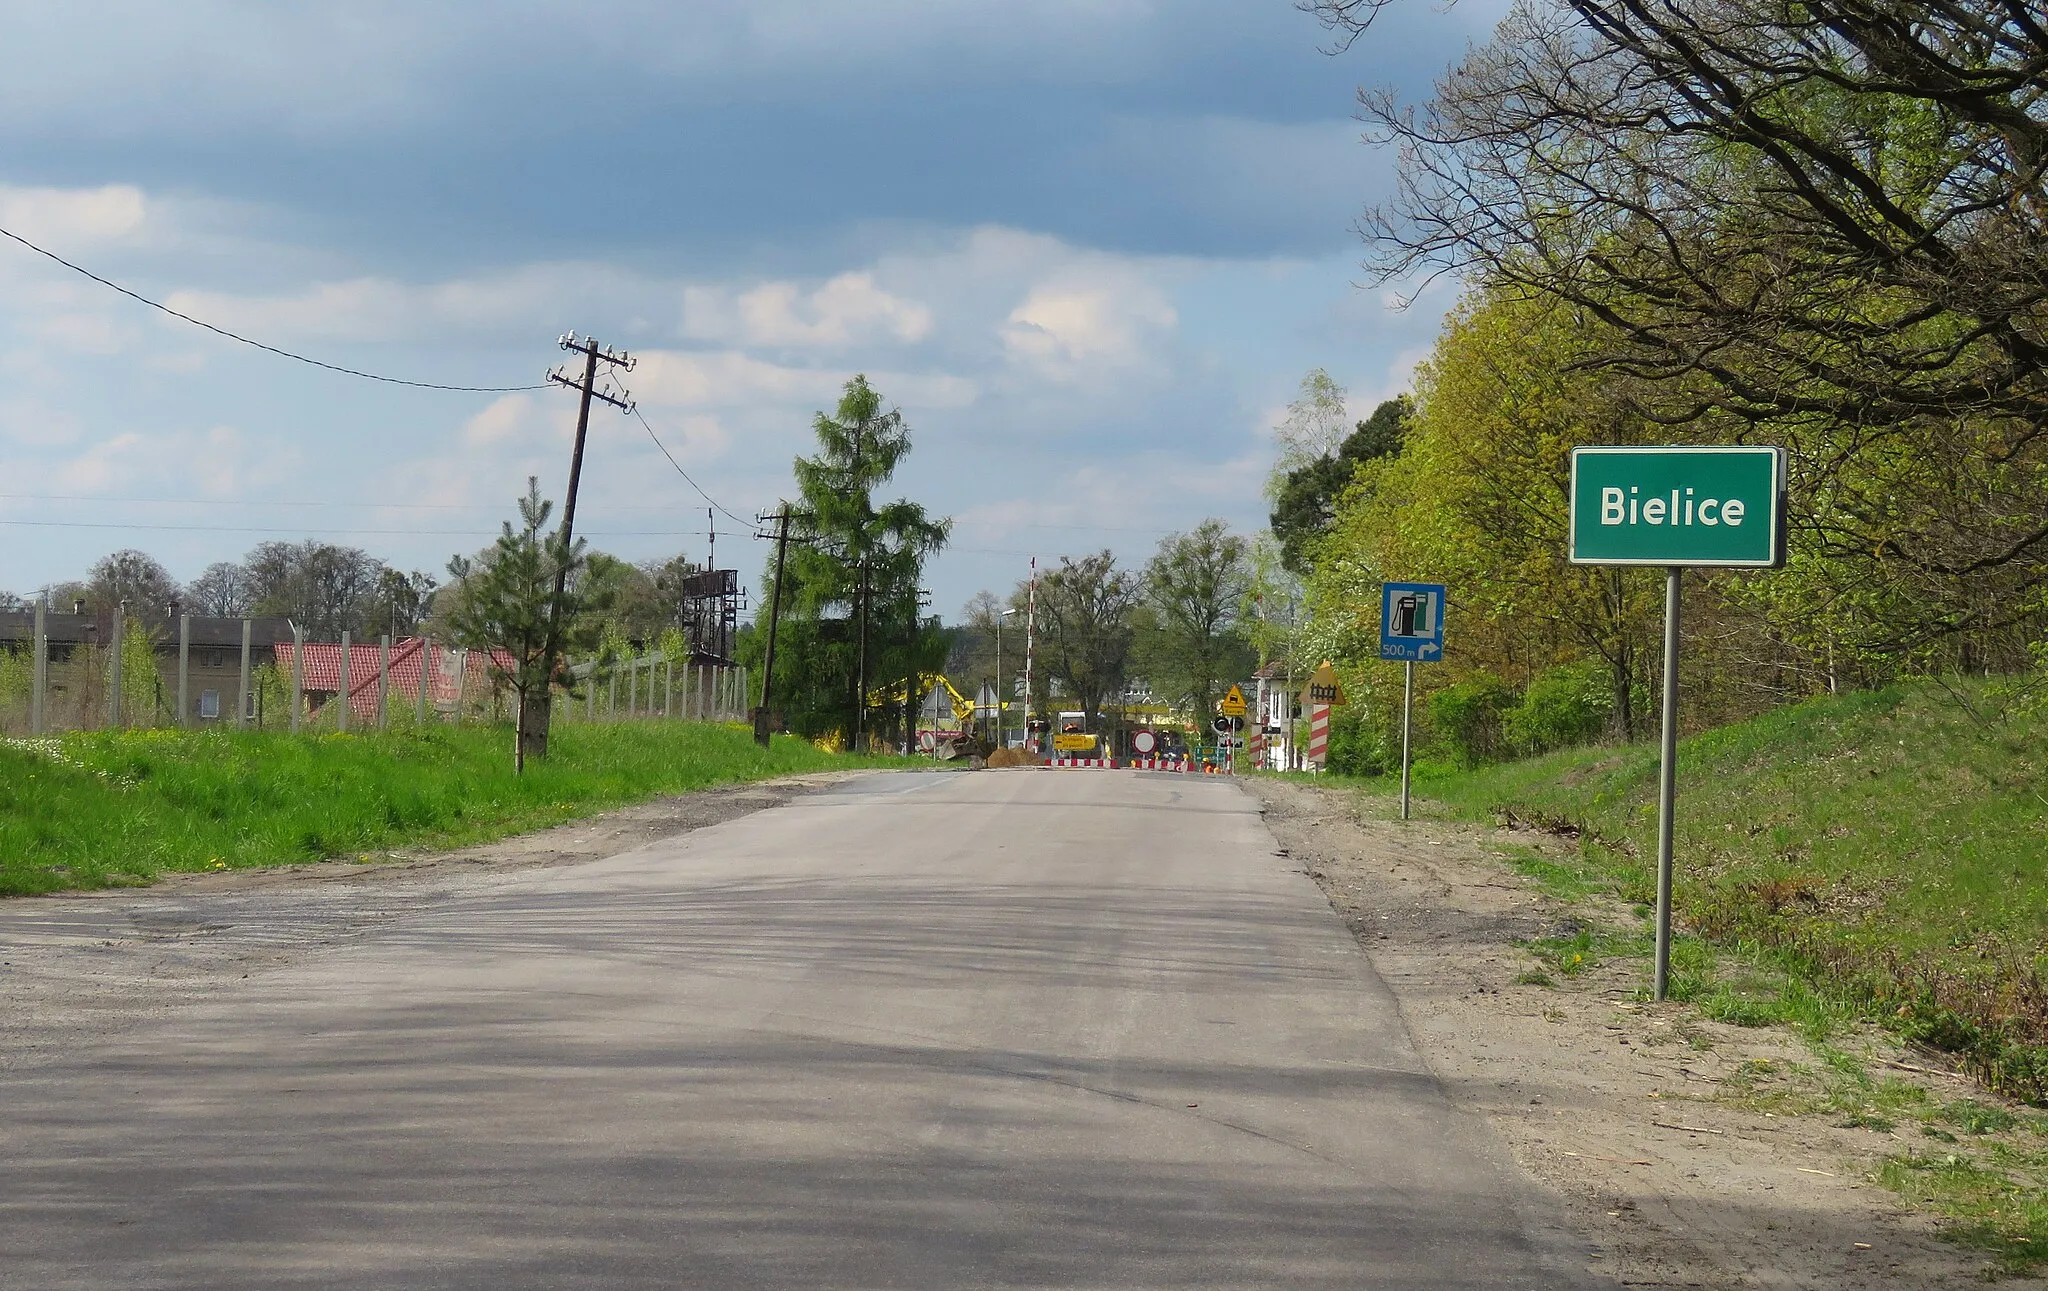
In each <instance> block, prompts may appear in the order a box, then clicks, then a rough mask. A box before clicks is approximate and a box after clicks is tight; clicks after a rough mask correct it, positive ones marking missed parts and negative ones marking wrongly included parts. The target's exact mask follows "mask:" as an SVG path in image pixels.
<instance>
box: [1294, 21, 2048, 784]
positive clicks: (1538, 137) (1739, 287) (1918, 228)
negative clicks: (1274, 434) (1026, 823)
mask: <svg viewBox="0 0 2048 1291" xmlns="http://www.w3.org/2000/svg"><path fill="white" fill-rule="evenodd" d="M1383 2H1384V0H1321V2H1317V3H1311V4H1310V5H1309V6H1308V7H1310V8H1313V9H1314V10H1316V11H1317V12H1318V13H1319V14H1320V15H1321V16H1322V17H1323V19H1324V20H1325V22H1326V23H1328V24H1329V25H1330V26H1331V27H1332V28H1333V29H1334V30H1336V31H1337V32H1339V33H1340V35H1341V36H1343V37H1345V38H1349V37H1352V36H1356V35H1357V34H1359V33H1361V32H1362V31H1363V30H1364V29H1365V27H1366V26H1367V25H1368V24H1369V23H1370V21H1371V19H1372V18H1373V16H1374V14H1375V13H1376V12H1377V11H1378V9H1379V8H1380V7H1381V4H1382V3H1383ZM2039 18H2040V15H2039V14H2038V13H2037V12H2034V10H2033V8H2032V7H2031V6H2027V5H2021V4H2016V3H2009V2H2008V0H1937V2H1935V3H1926V4H1916V5H1913V6H1898V5H1885V4H1873V3H1869V2H1868V0H1851V2H1839V0H1819V2H1817V3H1809V4H1805V5H1800V6H1786V5H1779V4H1772V3H1760V2H1759V0H1717V2H1716V3H1712V4H1704V5H1684V6H1664V5H1639V4H1633V3H1627V2H1626V0H1622V2H1611V0H1555V2H1548V0H1546V2H1544V3H1523V4H1520V5H1518V6H1517V7H1516V8H1515V9H1513V10H1512V11H1511V12H1510V14H1509V15H1508V17H1507V18H1506V19H1505V20H1504V21H1503V23H1502V24H1501V26H1500V27H1499V29H1498V30H1497V31H1496V33H1495V34H1494V36H1493V38H1492V39H1491V40H1490V41H1489V42H1487V43H1485V44H1482V45H1480V46H1477V47H1476V48H1474V49H1473V50H1472V51H1471V52H1470V53H1469V54H1468V55H1467V56H1466V57H1465V58H1464V59H1463V60H1462V61H1461V62H1460V63H1459V64H1458V65H1457V66H1455V67H1454V68H1452V69H1451V70H1450V71H1449V72H1448V73H1447V74H1446V75H1445V76H1444V77H1443V78H1441V79H1440V80H1439V82H1438V84H1437V86H1436V89H1435V93H1434V96H1433V98H1432V99H1431V100H1430V101H1429V102H1428V103H1427V104H1424V105H1421V106H1420V107H1416V106H1411V105H1408V104H1404V103H1401V102H1399V101H1397V100H1396V99H1395V98H1394V97H1393V96H1392V95H1389V94H1384V93H1377V92H1366V93H1364V94H1362V95H1361V99H1360V102H1361V106H1362V109H1363V113H1364V115H1365V117H1366V118H1367V119H1368V121H1370V122H1371V123H1372V125H1373V127H1374V129H1375V130H1376V132H1377V134H1378V136H1379V138H1380V139H1381V140H1382V141H1384V142H1390V143H1393V144H1396V145H1398V148H1399V156H1400V163H1399V179H1398V183H1397V185H1396V188H1395V190H1394V192H1393V194H1392V196H1390V197H1389V198H1388V199H1387V200H1385V201H1383V202H1381V203H1378V204H1377V205H1375V206H1373V207H1371V208H1369V209H1368V210H1367V212H1366V214H1365V217H1364V219H1363V220H1362V221H1361V230H1362V232H1363V234H1364V236H1365V238H1366V242H1367V247H1368V269H1369V271H1370V273H1371V275H1372V277H1373V279H1374V281H1376V282H1379V283H1382V284H1399V283H1412V282H1414V281H1417V280H1418V279H1419V278H1420V277H1422V276H1425V275H1430V274H1442V273H1445V272H1449V273H1452V274H1454V275H1456V276H1457V278H1458V280H1459V281H1461V282H1463V283H1464V284H1465V289H1464V294H1463V297H1462V299H1461V300H1460V302H1459V304H1458V305H1457V307H1456V308H1455V309H1454V310H1453V311H1452V313H1451V315H1450V317H1449V318H1448V319H1447V320H1446V323H1445V326H1444V329H1443V331H1442V333H1441V334H1440V336H1439V339H1438V341H1437V343H1436V346H1435V348H1434V351H1433V353H1432V355H1431V357H1430V359H1429V361H1428V362H1427V363H1425V364H1424V365H1423V366H1422V368H1421V369H1420V370H1419V372H1418V375H1417V383H1416V388H1415V391H1414V398H1413V403H1412V406H1411V407H1410V408H1409V409H1408V410H1407V412H1406V414H1405V416H1404V418H1403V421H1404V424H1403V425H1402V427H1401V429H1400V432H1399V434H1398V435H1397V436H1395V437H1394V439H1393V441H1392V442H1389V441H1388V440H1387V439H1386V438H1384V437H1381V436H1367V437H1366V438H1365V440H1363V441H1361V442H1360V443H1358V444H1357V445H1355V446H1352V447H1351V448H1349V449H1346V448H1345V447H1344V446H1342V445H1332V446H1330V447H1331V449H1332V450H1333V451H1330V452H1325V453H1321V454H1317V455H1316V456H1315V459H1314V461H1313V462H1311V463H1294V464H1291V465H1290V466H1289V469H1287V470H1285V471H1283V472H1281V476H1282V480H1281V483H1282V486H1283V487H1282V490H1281V493H1280V497H1279V499H1278V501H1280V502H1283V503H1286V505H1276V508H1275V512H1274V517H1273V523H1274V528H1275V530H1276V532H1279V533H1282V535H1283V541H1287V535H1288V534H1289V533H1292V534H1293V535H1294V536H1293V538H1292V541H1291V543H1289V546H1288V550H1289V551H1290V554H1291V555H1293V556H1294V558H1295V559H1294V567H1295V568H1296V569H1297V570H1299V571H1300V572H1301V574H1302V575H1303V578H1304V582H1305V593H1306V601H1307V604H1308V606H1309V611H1310V612H1309V620H1308V624H1307V626H1306V627H1305V629H1304V640H1303V642H1302V647H1303V649H1304V650H1306V651H1307V652H1308V653H1316V652H1324V653H1328V654H1330V655H1332V656H1333V657H1336V658H1338V659H1340V660H1343V661H1345V662H1346V663H1347V664H1348V665H1349V666H1350V668H1351V670H1352V672H1353V675H1354V677H1355V679H1356V681H1357V683H1358V685H1359V686H1360V687H1361V688H1363V689H1364V690H1365V691H1366V693H1367V695H1368V700H1369V702H1368V703H1367V705H1366V706H1365V710H1364V711H1363V712H1362V713H1360V714H1358V715H1357V717H1358V719H1359V720H1360V728H1359V729H1360V733H1359V738H1358V744H1359V746H1360V748H1361V750H1362V752H1361V754H1360V756H1361V757H1362V758H1364V759H1365V760H1367V761H1370V751H1371V749H1372V748H1373V747H1374V746H1375V741H1376V740H1377V739H1378V738H1380V736H1381V734H1383V730H1384V726H1385V722H1386V718H1387V705H1386V703H1385V701H1384V698H1383V697H1384V693H1385V690H1386V689H1387V687H1386V685H1385V681H1386V678H1385V676H1384V675H1383V674H1382V673H1381V672H1380V671H1379V670H1378V669H1377V666H1376V665H1374V664H1372V663H1371V662H1370V660H1371V659H1372V657H1373V653H1374V650H1373V648H1372V643H1371V641H1370V640H1369V638H1370V637H1372V636H1375V635H1376V628H1375V624H1374V619H1375V614H1374V612H1373V611H1374V609H1376V606H1377V597H1376V596H1374V595H1372V592H1373V591H1374V590H1375V589H1376V586H1377V584H1378V583H1379V582H1380V581H1382V580H1388V579H1409V578H1413V579H1420V580H1429V581H1441V582H1444V583H1447V584H1448V585H1449V586H1450V589H1451V590H1450V596H1451V605H1450V611H1451V615H1452V616H1453V617H1452V618H1451V620H1450V622H1451V625H1452V633H1453V644H1452V647H1451V649H1450V651H1449V652H1448V653H1449V657H1450V658H1451V659H1452V660H1454V662H1451V663H1447V664H1446V665H1444V666H1442V667H1441V668H1434V667H1433V668H1429V669H1424V670H1422V671H1423V672H1424V673H1425V674H1426V676H1427V678H1428V680H1429V681H1430V683H1431V684H1432V685H1433V686H1434V687H1436V688H1438V689H1439V690H1440V691H1441V692H1442V693H1441V695H1440V696H1439V697H1438V698H1437V699H1436V700H1434V701H1433V702H1432V705H1431V715H1432V716H1433V717H1434V718H1436V719H1437V721H1436V725H1437V726H1438V727H1439V731H1438V734H1439V737H1440V738H1441V739H1443V740H1444V741H1445V743H1446V746H1447V747H1449V748H1452V749H1453V750H1455V751H1456V752H1457V753H1458V754H1459V755H1460V756H1464V757H1468V758H1474V757H1484V756H1496V755H1500V754H1503V753H1507V752H1514V751H1528V750H1530V749H1533V748H1536V747H1539V746H1541V745H1542V744H1543V743H1544V742H1545V741H1547V740H1550V741H1554V740H1559V739H1567V738H1576V737H1579V736H1582V735H1583V734H1584V733H1585V732H1587V731H1589V730H1590V731H1594V732H1598V731H1601V730H1605V731H1607V732H1610V733H1612V734H1614V735H1616V736H1619V737H1623V738H1627V737H1631V736H1634V735H1636V734H1638V733H1640V732H1641V730H1642V727H1643V725H1644V712H1643V710H1644V705H1643V702H1642V697H1643V695H1644V694H1645V693H1647V692H1648V691H1649V690H1650V688H1651V687H1652V686H1653V684H1654V682H1655V681H1656V678H1655V677H1654V675H1653V673H1654V668H1655V664H1656V652H1655V651H1654V650H1653V649H1652V648H1651V643H1652V642H1653V641H1654V639H1655V634H1656V632H1657V631H1658V625H1659V622H1660V618H1661V607H1660V604H1659V601H1658V596H1657V591H1658V589H1657V587H1656V581H1657V579H1656V575H1655V574H1654V573H1640V572H1629V571H1621V570H1613V569H1581V568H1574V567H1572V566H1569V565H1567V564H1566V563H1565V561H1564V541H1565V522H1566V499H1565V487H1566V482H1567V479H1568V454H1569V451H1570V449H1571V448H1572V447H1573V446H1575V445H1580V444H1652V443H1659V444H1662V443H1675V444H1723V443H1757V444H1766V443H1768V444H1782V445H1784V446H1785V447H1786V448H1787V450H1788V451H1789V454H1790V461H1791V480H1790V485H1791V511H1790V516H1789V517H1788V518H1789V537H1790V544H1789V545H1790V559H1789V563H1788V565H1787V567H1786V568H1785V569H1783V570H1780V571H1772V572H1759V573H1754V574H1735V573H1722V574H1713V575H1700V576H1695V577H1693V578H1692V579H1691V580H1690V583H1689V587H1690V591H1689V601H1688V606H1687V610H1686V615H1687V618H1686V627H1687V633H1686V635H1687V638H1688V639H1687V644H1686V656H1685V658H1686V663H1685V666H1686V668H1687V676H1686V678H1685V683H1686V689H1685V693H1686V695H1687V696H1688V706H1687V711H1686V714H1685V718H1686V721H1687V722H1688V723H1689V724H1695V725H1696V724H1701V723H1706V722H1712V721H1718V720H1722V719H1725V718H1729V717H1735V716H1740V715H1743V714H1744V713H1746V712H1753V711H1756V710H1757V709H1759V708H1761V707H1765V706H1768V705H1771V704H1775V703H1779V702H1783V701H1785V700H1788V699H1794V698H1798V697H1801V696H1804V695H1807V694H1811V693H1814V692H1816V691H1820V690H1829V689H1842V688H1847V687H1859V686H1871V685H1878V684H1883V683H1884V682H1887V681H1889V680H1892V679H1894V678H1897V677H1901V676H1904V675H1909V674H1913V673H1919V672H1927V671H1938V670H1960V671H1966V672H2014V671H2019V670H2024V669H2028V668H2030V667H2031V666H2033V665H2034V664H2036V663H2037V662H2039V661H2040V655H2041V650H2042V641H2043V638H2044V628H2048V368H2044V365H2043V362H2042V359H2043V357H2044V347H2048V182H2044V180H2048V107H2044V105H2048V72H2044V69H2048V27H2044V25H2043V24H2042V23H2041V22H2040V21H2039ZM1314 384H1315V383H1314V382H1313V381H1311V382H1310V383H1308V385H1305V387H1304V397H1305V398H1309V397H1311V396H1313V394H1314V391H1313V389H1311V387H1312V386H1313V385H1314ZM1360 429H1361V432H1362V430H1363V428H1362V427H1361V428H1360ZM1347 443H1348V441H1347ZM1318 472H1320V474H1318ZM1332 477H1334V478H1337V479H1339V480H1341V485H1340V486H1339V487H1338V488H1337V489H1336V491H1335V493H1334V497H1332V494H1331V491H1330V489H1329V487H1328V480H1329V479H1330V478H1332ZM1288 490H1293V492H1289V491H1288ZM1296 493H1299V494H1302V495H1303V496H1305V497H1306V498H1308V499H1309V501H1307V502H1301V501H1298V500H1297V499H1296V498H1295V494H1296ZM1324 498H1331V499H1332V500H1330V501H1328V502H1327V504H1323V503H1321V502H1320V501H1318V500H1319V499H1324ZM1318 507H1321V509H1320V510H1319V509H1318ZM1368 606H1370V607H1371V608H1366V607H1368ZM1532 697H1533V698H1532Z"/></svg>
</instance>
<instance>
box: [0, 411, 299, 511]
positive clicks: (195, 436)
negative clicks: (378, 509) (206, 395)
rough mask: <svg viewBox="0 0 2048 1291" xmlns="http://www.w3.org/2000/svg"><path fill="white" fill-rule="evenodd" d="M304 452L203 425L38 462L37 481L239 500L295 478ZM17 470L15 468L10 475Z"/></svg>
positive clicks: (73, 490)
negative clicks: (201, 427)
mask: <svg viewBox="0 0 2048 1291" xmlns="http://www.w3.org/2000/svg"><path fill="white" fill-rule="evenodd" d="M298 465H299V455H298V453H297V452H296V451H295V450H293V449H292V448H290V447H288V446H283V445H280V444H278V443H276V442H275V441H273V440H270V439H266V438H263V437H258V436H252V435H249V434H246V433H244V432H243V431H241V430H239V429H237V428H236V427H233V426H211V427H208V428H206V429H203V430H186V429H179V430H157V431H151V432H148V433H144V432H141V431H133V430H130V431H123V432H121V433H120V434H117V435H112V436H109V437H108V438H106V439H103V440H100V441H99V442H97V443H94V444H92V445H90V446H89V447H87V448H86V449H85V450H84V451H82V452H79V453H76V454H74V455H72V456H71V457H68V458H63V459H59V460H56V461H43V462H38V463H35V464H34V466H33V467H32V468H31V469H32V470H33V471H34V475H33V478H36V479H40V480H46V481H48V482H49V491H50V492H52V493H58V494H79V495H92V494H105V495H108V496H110V497H111V496H118V495H119V494H122V493H134V492H140V493H144V494H147V495H151V496H163V495H164V494H166V493H168V494H172V495H176V494H190V495H193V496H197V497H202V498H223V499H226V498H241V497H244V496H247V495H248V494H250V493H251V492H253V491H255V490H260V489H264V488H267V487H269V486H271V485H274V484H276V483H278V482H279V481H281V480H284V479H287V478H289V477H291V475H292V474H293V472H294V471H295V470H296V468H297V467H298ZM5 473H7V474H10V475H11V474H13V471H11V470H10V471H7V472H5Z"/></svg>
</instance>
